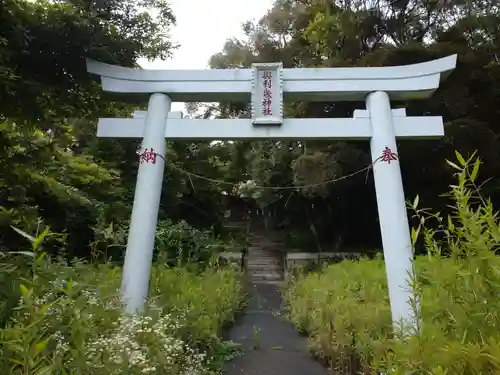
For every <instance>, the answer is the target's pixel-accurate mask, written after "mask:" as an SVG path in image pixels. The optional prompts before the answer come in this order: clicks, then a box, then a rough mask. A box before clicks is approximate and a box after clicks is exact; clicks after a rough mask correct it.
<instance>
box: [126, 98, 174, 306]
mask: <svg viewBox="0 0 500 375" xmlns="http://www.w3.org/2000/svg"><path fill="white" fill-rule="evenodd" d="M170 106H171V100H170V98H169V97H168V96H167V95H165V94H158V93H156V94H152V95H151V97H150V99H149V104H148V111H147V115H146V121H145V129H144V138H143V142H142V145H141V155H140V160H139V171H138V175H137V183H136V187H135V195H134V205H133V208H132V218H131V220H130V229H129V234H128V242H127V251H126V253H125V265H124V267H123V279H122V296H123V302H124V303H125V310H126V311H127V312H128V313H134V312H136V311H139V310H141V309H142V307H143V306H144V300H145V299H146V298H147V296H148V287H149V278H150V274H151V263H152V259H153V249H154V244H155V235H156V222H157V220H158V210H159V207H160V197H161V187H162V183H163V171H164V168H165V151H166V146H165V126H166V119H167V117H168V113H169V111H170Z"/></svg>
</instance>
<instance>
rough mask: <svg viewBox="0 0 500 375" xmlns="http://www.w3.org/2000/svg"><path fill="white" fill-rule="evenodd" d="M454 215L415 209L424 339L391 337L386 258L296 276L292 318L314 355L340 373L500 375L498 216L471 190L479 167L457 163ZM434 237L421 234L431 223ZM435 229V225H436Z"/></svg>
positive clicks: (291, 295)
mask: <svg viewBox="0 0 500 375" xmlns="http://www.w3.org/2000/svg"><path fill="white" fill-rule="evenodd" d="M457 157H458V160H459V164H460V165H457V164H455V163H450V165H452V166H453V168H455V169H456V170H457V179H458V184H457V185H456V186H452V187H451V194H450V195H451V196H452V198H453V200H454V206H453V214H452V215H450V216H449V217H445V218H442V217H441V216H440V215H439V214H432V215H431V214H429V213H428V212H427V211H426V210H418V209H417V214H418V216H419V217H420V218H421V221H420V222H421V225H420V226H419V227H418V228H416V229H414V230H413V238H414V239H417V238H418V237H419V236H421V238H422V239H423V240H424V242H425V244H426V248H427V250H428V255H427V256H423V257H419V258H418V259H417V261H416V271H417V280H416V281H415V286H414V287H415V291H416V293H417V294H418V297H419V300H420V303H421V306H420V310H419V311H417V314H418V315H419V317H420V324H421V326H420V332H419V333H418V335H414V336H412V337H410V338H408V339H406V340H402V339H400V338H395V337H393V334H392V327H391V326H392V323H391V316H390V307H389V300H388V292H387V281H386V275H385V267H384V263H383V261H382V259H375V260H368V259H362V260H360V261H359V262H358V261H344V262H342V263H339V264H335V265H331V266H328V267H327V268H325V269H324V270H322V271H321V272H318V273H314V274H310V275H308V276H305V277H298V278H297V279H296V280H294V281H293V282H291V284H290V285H289V288H288V290H287V292H286V296H287V300H288V303H289V306H290V317H291V319H292V321H293V322H294V323H295V325H296V326H297V327H299V328H300V329H302V330H304V331H307V332H308V334H309V335H310V337H311V349H312V351H313V352H314V353H316V355H318V356H319V357H323V358H324V359H325V360H326V361H327V362H328V363H329V365H330V366H331V368H332V369H333V370H334V372H337V373H342V374H346V373H348V374H357V373H363V374H378V373H379V372H382V373H391V374H405V375H407V374H435V375H440V374H498V373H500V317H499V314H500V298H499V295H500V259H499V257H498V256H497V255H495V252H496V250H497V248H498V245H499V244H500V226H499V221H498V215H497V213H495V212H494V210H493V207H492V204H491V202H488V201H485V200H483V199H482V198H481V197H480V195H479V191H478V189H477V188H476V185H475V180H476V178H477V173H478V169H479V162H478V161H476V163H474V165H473V167H472V168H468V166H467V165H468V164H469V163H470V160H469V161H465V160H463V158H462V157H461V156H460V155H457ZM431 219H433V220H437V223H438V224H437V229H427V228H426V227H427V223H428V221H429V220H431ZM435 228H436V227H435Z"/></svg>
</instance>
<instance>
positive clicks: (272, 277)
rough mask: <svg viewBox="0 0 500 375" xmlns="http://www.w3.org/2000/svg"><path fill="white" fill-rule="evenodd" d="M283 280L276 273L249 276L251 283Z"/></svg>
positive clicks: (281, 276)
mask: <svg viewBox="0 0 500 375" xmlns="http://www.w3.org/2000/svg"><path fill="white" fill-rule="evenodd" d="M283 279H284V277H283V275H280V274H277V273H268V274H252V275H250V280H252V281H281V280H283Z"/></svg>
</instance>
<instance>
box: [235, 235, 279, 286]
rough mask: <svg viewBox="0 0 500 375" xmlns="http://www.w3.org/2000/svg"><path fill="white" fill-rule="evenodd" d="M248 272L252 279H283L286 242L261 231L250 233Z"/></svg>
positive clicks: (247, 260) (247, 259) (256, 280)
mask: <svg viewBox="0 0 500 375" xmlns="http://www.w3.org/2000/svg"><path fill="white" fill-rule="evenodd" d="M247 240H248V243H249V246H248V253H247V257H246V264H245V266H246V267H245V268H246V272H247V275H248V277H249V279H250V280H251V281H254V282H260V281H283V278H284V261H283V254H285V249H284V244H283V242H282V241H280V240H279V239H273V237H272V235H270V234H268V233H262V232H259V231H252V232H250V233H249V234H248V239H247Z"/></svg>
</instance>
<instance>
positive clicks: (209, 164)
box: [0, 0, 500, 256]
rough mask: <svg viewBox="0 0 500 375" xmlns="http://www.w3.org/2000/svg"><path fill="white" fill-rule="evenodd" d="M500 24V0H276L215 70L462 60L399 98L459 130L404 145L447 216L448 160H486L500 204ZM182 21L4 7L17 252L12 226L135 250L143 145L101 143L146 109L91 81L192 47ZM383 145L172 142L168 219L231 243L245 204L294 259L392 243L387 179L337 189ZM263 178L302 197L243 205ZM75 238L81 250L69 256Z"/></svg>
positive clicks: (49, 6)
mask: <svg viewBox="0 0 500 375" xmlns="http://www.w3.org/2000/svg"><path fill="white" fill-rule="evenodd" d="M499 21H500V18H499V10H498V7H497V5H496V3H494V2H488V1H484V0H457V1H447V0H445V1H442V0H439V1H438V0H416V1H414V0H411V1H404V0H403V1H399V0H398V1H391V2H387V1H359V0H353V1H327V0H276V1H275V3H274V5H273V7H272V8H271V9H269V11H268V12H267V14H265V15H263V17H262V18H261V19H260V20H258V21H257V22H248V23H246V24H245V25H243V30H244V32H245V37H244V38H242V39H236V38H230V36H228V37H229V38H228V40H227V42H226V44H225V46H224V48H223V49H222V50H221V51H220V52H218V53H216V54H214V55H213V56H212V58H211V59H210V65H211V67H212V68H239V67H249V66H250V65H251V64H252V63H253V62H268V61H282V62H283V64H284V66H285V67H286V68H292V67H340V66H342V67H345V66H388V65H404V64H412V63H418V62H423V61H428V60H432V59H436V58H439V57H443V56H446V55H449V54H454V53H456V54H458V66H457V68H456V70H455V71H454V72H453V73H452V76H451V77H449V78H448V79H447V81H445V82H444V84H442V86H441V88H440V89H439V90H438V91H437V92H436V93H435V94H434V95H433V96H432V97H431V98H430V99H427V100H423V101H416V102H413V101H412V102H408V103H394V106H395V107H405V108H406V109H407V113H408V114H409V115H420V116H426V115H440V116H443V117H444V120H445V127H446V136H445V137H444V138H443V139H439V140H425V141H423V140H416V141H413V140H405V141H401V142H399V153H400V160H401V167H402V171H403V178H404V186H405V192H406V196H407V198H409V199H411V198H413V197H414V196H416V195H417V194H418V195H419V196H420V202H421V205H423V206H426V207H432V208H433V209H435V210H442V211H446V209H447V207H446V204H447V202H446V200H445V199H444V198H443V197H441V196H440V194H441V193H443V192H445V191H447V185H449V184H450V183H451V182H452V180H451V173H449V169H448V166H447V165H446V163H445V159H446V158H452V157H453V156H452V155H453V153H454V151H455V150H458V151H460V152H461V153H462V154H463V155H467V154H471V153H472V152H473V151H475V150H478V151H479V156H480V158H481V160H482V163H483V165H482V167H481V169H482V176H484V177H485V180H484V181H482V182H481V183H483V182H484V184H483V185H482V186H481V191H482V193H483V194H484V195H485V196H489V197H491V199H492V201H493V202H494V203H495V204H497V202H498V200H499V198H500V196H499V191H498V187H499V181H498V177H497V176H499V175H500V170H499V168H500V166H499V164H498V162H497V161H498V158H499V150H500V147H499V146H500V144H499V139H498V134H499V133H500V126H499V125H498V124H497V121H496V118H497V117H498V111H499V110H498V109H495V108H498V106H496V104H497V103H498V102H499V95H500V94H499V93H500V66H499V61H498V54H499V47H498V42H497V40H498V39H499V38H500V26H499V25H500V22H499ZM174 22H175V17H174V15H173V14H172V11H171V9H170V7H169V6H168V3H167V2H165V1H163V0H141V1H139V2H137V1H133V0H126V1H122V0H120V1H118V0H99V1H87V0H71V1H69V0H68V1H48V0H45V1H44V0H37V1H27V0H5V1H3V2H2V3H1V4H0V135H1V137H0V144H1V147H0V155H1V160H2V165H1V166H0V171H1V173H0V206H2V211H1V212H0V226H1V228H2V230H1V231H0V246H1V247H5V248H8V249H12V248H16V247H17V245H18V241H19V239H18V237H17V236H16V234H15V233H14V232H13V231H11V230H10V229H9V228H10V227H9V226H10V225H15V226H17V227H20V228H23V229H25V230H26V231H27V232H34V231H37V230H38V231H40V230H42V229H43V228H44V227H45V226H50V227H51V228H52V230H53V231H54V232H57V233H62V235H60V236H53V238H51V241H52V242H53V245H54V248H55V249H59V250H57V251H61V252H63V253H64V254H61V255H65V256H75V255H76V256H90V255H92V254H94V253H98V254H101V253H107V250H108V249H109V247H110V245H114V244H123V242H124V240H125V235H124V234H125V232H126V228H127V224H128V220H129V215H130V209H131V204H132V200H133V189H134V186H135V177H136V171H137V165H138V156H137V153H136V152H137V147H138V141H135V140H109V139H108V140H103V139H97V138H95V130H96V122H97V118H98V117H99V116H101V117H102V116H110V117H113V116H117V117H121V116H129V115H130V114H131V112H132V111H133V110H134V109H136V107H135V106H133V105H130V104H127V103H121V102H120V103H118V102H114V101H113V100H111V99H110V98H108V97H106V96H105V95H103V94H102V91H101V88H100V84H99V83H98V81H97V80H96V78H95V77H92V76H91V75H89V74H88V73H87V72H86V69H85V58H92V59H96V60H99V61H103V62H107V63H112V64H119V65H123V66H129V67H138V64H137V61H138V59H139V58H141V57H142V58H148V59H154V58H168V57H169V56H170V55H171V54H172V52H173V51H174V50H175V47H176V46H175V45H174V44H173V42H172V41H171V39H170V38H169V34H168V32H169V28H170V27H171V25H173V24H174ZM199 32H202V31H199ZM359 108H364V103H343V102H340V103H303V102H300V103H287V104H286V108H285V113H286V116H293V117H301V118H310V117H323V118H332V117H350V116H352V113H353V111H354V109H359ZM188 109H189V111H188V112H189V113H190V115H191V116H196V114H195V112H196V110H200V109H202V114H201V115H198V116H201V117H205V118H209V117H220V118H227V117H249V116H250V114H249V108H248V103H218V104H216V105H204V104H203V105H202V104H200V103H194V104H191V105H190V106H189V107H188ZM368 146H369V145H368V143H366V142H341V141H337V142H326V141H321V140H315V141H312V140H308V141H304V140H296V141H276V140H267V141H258V142H257V141H252V142H241V141H238V142H216V143H210V142H202V141H198V142H172V141H168V145H167V150H168V155H167V160H168V163H167V165H166V169H165V179H164V187H163V196H162V200H161V213H160V216H161V219H167V218H168V219H169V220H171V221H169V222H172V221H173V222H177V221H180V220H186V221H187V222H188V223H189V224H190V225H192V226H194V227H197V228H200V229H203V228H204V229H206V228H212V229H213V230H214V232H215V233H217V232H218V230H219V229H220V224H221V222H222V220H223V218H224V215H225V214H226V213H227V212H228V211H230V210H231V209H233V208H235V204H236V203H235V202H237V201H239V200H241V199H243V200H244V201H246V203H251V204H256V205H257V207H258V208H259V209H260V210H261V211H262V212H263V214H264V215H265V217H266V218H267V219H268V223H269V225H272V226H274V227H275V228H278V229H282V230H284V231H285V232H286V233H287V235H288V240H289V247H290V248H303V249H306V250H318V249H319V250H324V249H327V248H337V249H338V248H342V249H343V250H345V249H357V250H358V249H370V248H374V247H379V246H380V238H379V226H378V217H377V210H376V201H375V194H374V186H373V180H372V177H371V175H370V174H369V173H360V174H357V175H356V176H354V177H351V178H348V179H345V180H343V181H340V182H338V183H324V184H322V183H321V182H324V181H326V180H331V179H335V178H339V177H341V176H345V175H348V174H351V173H353V172H356V171H358V170H360V169H363V168H365V167H367V166H368V165H369V163H370V160H371V159H370V155H369V148H368ZM182 170H184V171H188V172H191V173H194V174H198V175H201V176H204V177H206V178H208V179H213V180H218V181H224V182H225V183H214V182H210V181H209V180H208V179H199V178H196V177H195V176H194V175H191V176H188V175H187V174H185V173H183V172H182ZM248 180H252V181H253V182H254V184H255V185H257V186H261V187H271V186H272V187H280V186H281V187H287V189H257V190H255V191H253V193H252V194H250V195H249V198H240V197H239V194H238V186H239V184H240V183H242V182H245V181H248ZM317 183H320V184H319V185H317V186H314V187H307V188H300V186H303V185H308V184H317ZM231 184H232V185H231ZM294 186H295V187H297V189H290V187H294ZM239 191H240V193H241V188H240V190H239ZM240 195H241V194H240ZM228 197H229V198H231V199H228ZM61 236H62V237H61ZM62 242H64V243H66V244H69V245H70V246H64V247H63V246H59V245H58V244H59V243H62ZM312 244H315V245H314V246H313V245H312ZM63 249H64V251H63ZM120 254H121V253H120V252H119V253H118V255H117V256H121V255H120ZM108 255H109V254H108Z"/></svg>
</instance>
